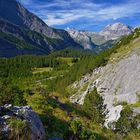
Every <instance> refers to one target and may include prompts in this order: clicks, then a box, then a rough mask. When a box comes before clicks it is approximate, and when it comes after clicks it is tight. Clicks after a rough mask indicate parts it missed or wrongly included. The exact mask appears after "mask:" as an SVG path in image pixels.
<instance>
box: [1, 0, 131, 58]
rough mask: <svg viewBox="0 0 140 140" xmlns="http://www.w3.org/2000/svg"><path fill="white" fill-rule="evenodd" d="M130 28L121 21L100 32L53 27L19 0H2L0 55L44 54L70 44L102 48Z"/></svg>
mask: <svg viewBox="0 0 140 140" xmlns="http://www.w3.org/2000/svg"><path fill="white" fill-rule="evenodd" d="M131 32H132V29H131V28H130V27H129V26H126V25H123V24H121V23H116V24H114V25H108V26H107V27H106V28H105V29H104V30H103V31H101V32H99V33H94V32H86V31H77V30H73V29H72V30H71V29H69V30H66V31H65V30H60V29H54V28H51V27H49V26H48V25H46V23H44V22H43V21H42V20H41V19H40V18H38V17H37V16H36V15H34V14H32V13H31V12H29V11H28V10H27V9H25V8H24V7H23V6H22V5H21V4H20V3H19V2H17V1H16V0H0V56H3V57H11V56H16V55H21V54H36V55H44V54H49V53H51V52H53V51H56V50H62V49H65V48H69V47H74V48H83V49H90V50H94V51H96V52H99V51H101V50H104V49H106V48H108V47H111V46H112V44H113V43H114V40H115V39H118V38H119V37H120V36H122V35H127V34H129V33H131Z"/></svg>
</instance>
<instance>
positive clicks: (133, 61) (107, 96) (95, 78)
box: [70, 49, 140, 125]
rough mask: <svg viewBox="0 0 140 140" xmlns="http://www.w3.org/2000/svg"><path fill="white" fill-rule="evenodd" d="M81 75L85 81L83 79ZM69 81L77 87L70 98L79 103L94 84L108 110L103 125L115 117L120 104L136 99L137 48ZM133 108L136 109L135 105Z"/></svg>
mask: <svg viewBox="0 0 140 140" xmlns="http://www.w3.org/2000/svg"><path fill="white" fill-rule="evenodd" d="M85 79H86V82H84V81H85ZM81 83H82V84H81ZM85 84H87V88H86V90H84V91H82V88H83V86H85ZM73 85H75V88H77V89H78V91H77V93H76V94H74V95H73V96H71V97H70V101H71V102H74V103H78V104H83V102H84V98H85V96H86V95H87V94H88V93H90V92H91V91H92V90H93V88H94V86H96V87H97V90H98V92H99V94H100V95H101V96H102V97H103V98H104V104H106V105H107V109H108V110H109V114H108V115H107V119H106V124H105V125H107V124H109V123H112V122H114V121H117V120H118V119H119V117H120V112H121V110H122V109H123V107H122V106H121V104H123V103H128V104H135V103H136V102H138V101H139V94H140V93H139V92H140V86H139V85H140V55H139V49H137V50H135V51H133V52H132V53H131V54H129V55H128V56H125V58H123V59H121V60H119V61H118V62H114V63H109V64H107V65H106V66H104V67H100V68H97V69H95V70H93V73H92V74H91V75H90V76H89V75H88V74H87V75H85V77H83V78H82V79H81V80H80V81H79V82H76V84H75V83H74V84H73ZM135 110H136V109H135ZM136 111H137V112H138V111H139V109H137V110H136ZM139 112H140V111H139Z"/></svg>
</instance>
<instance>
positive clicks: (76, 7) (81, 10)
mask: <svg viewBox="0 0 140 140" xmlns="http://www.w3.org/2000/svg"><path fill="white" fill-rule="evenodd" d="M20 1H22V2H23V4H25V5H28V7H29V8H31V9H32V10H34V12H35V13H36V14H37V15H39V16H40V17H42V18H43V20H44V21H45V22H46V23H47V24H48V25H63V24H66V23H69V22H71V21H74V20H78V19H80V18H83V19H90V21H91V22H101V21H106V20H117V19H120V18H124V17H131V16H134V15H135V14H140V8H139V5H140V1H139V0H128V1H127V2H126V3H122V4H116V5H109V4H106V3H101V4H95V3H93V2H91V0H52V2H38V3H35V2H33V0H20Z"/></svg>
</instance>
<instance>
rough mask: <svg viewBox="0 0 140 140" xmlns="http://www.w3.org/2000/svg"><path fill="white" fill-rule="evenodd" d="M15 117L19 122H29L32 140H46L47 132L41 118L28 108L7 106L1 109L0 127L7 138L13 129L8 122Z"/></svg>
mask: <svg viewBox="0 0 140 140" xmlns="http://www.w3.org/2000/svg"><path fill="white" fill-rule="evenodd" d="M12 117H15V118H16V119H17V120H20V119H21V120H25V121H27V123H28V125H29V128H30V130H31V134H30V135H31V139H32V140H37V139H38V140H45V130H44V127H43V124H42V122H41V120H40V118H39V116H38V115H37V114H36V113H35V112H34V111H33V110H32V109H31V108H30V107H28V106H23V107H18V106H12V105H10V104H6V105H4V106H1V107H0V122H1V123H0V125H2V126H3V127H2V128H3V129H2V130H1V131H3V135H5V136H7V134H8V133H9V130H10V129H11V128H10V126H9V124H8V120H9V119H11V118H12Z"/></svg>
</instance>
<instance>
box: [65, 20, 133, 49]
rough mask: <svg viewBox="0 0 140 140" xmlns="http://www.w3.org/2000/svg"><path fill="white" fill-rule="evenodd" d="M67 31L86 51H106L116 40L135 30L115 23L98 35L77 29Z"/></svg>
mask: <svg viewBox="0 0 140 140" xmlns="http://www.w3.org/2000/svg"><path fill="white" fill-rule="evenodd" d="M66 31H67V32H68V33H69V34H70V36H71V37H72V38H73V39H74V41H75V42H77V43H79V44H80V45H81V46H83V48H84V49H90V50H96V51H101V50H103V49H106V47H111V46H112V44H113V43H114V42H115V40H117V39H118V38H120V37H121V36H123V35H128V34H130V33H131V32H132V31H133V28H131V27H129V26H127V25H125V24H122V23H115V24H112V25H107V26H106V27H105V28H104V29H103V30H102V31H100V32H98V33H96V32H88V31H78V30H75V29H66Z"/></svg>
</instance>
